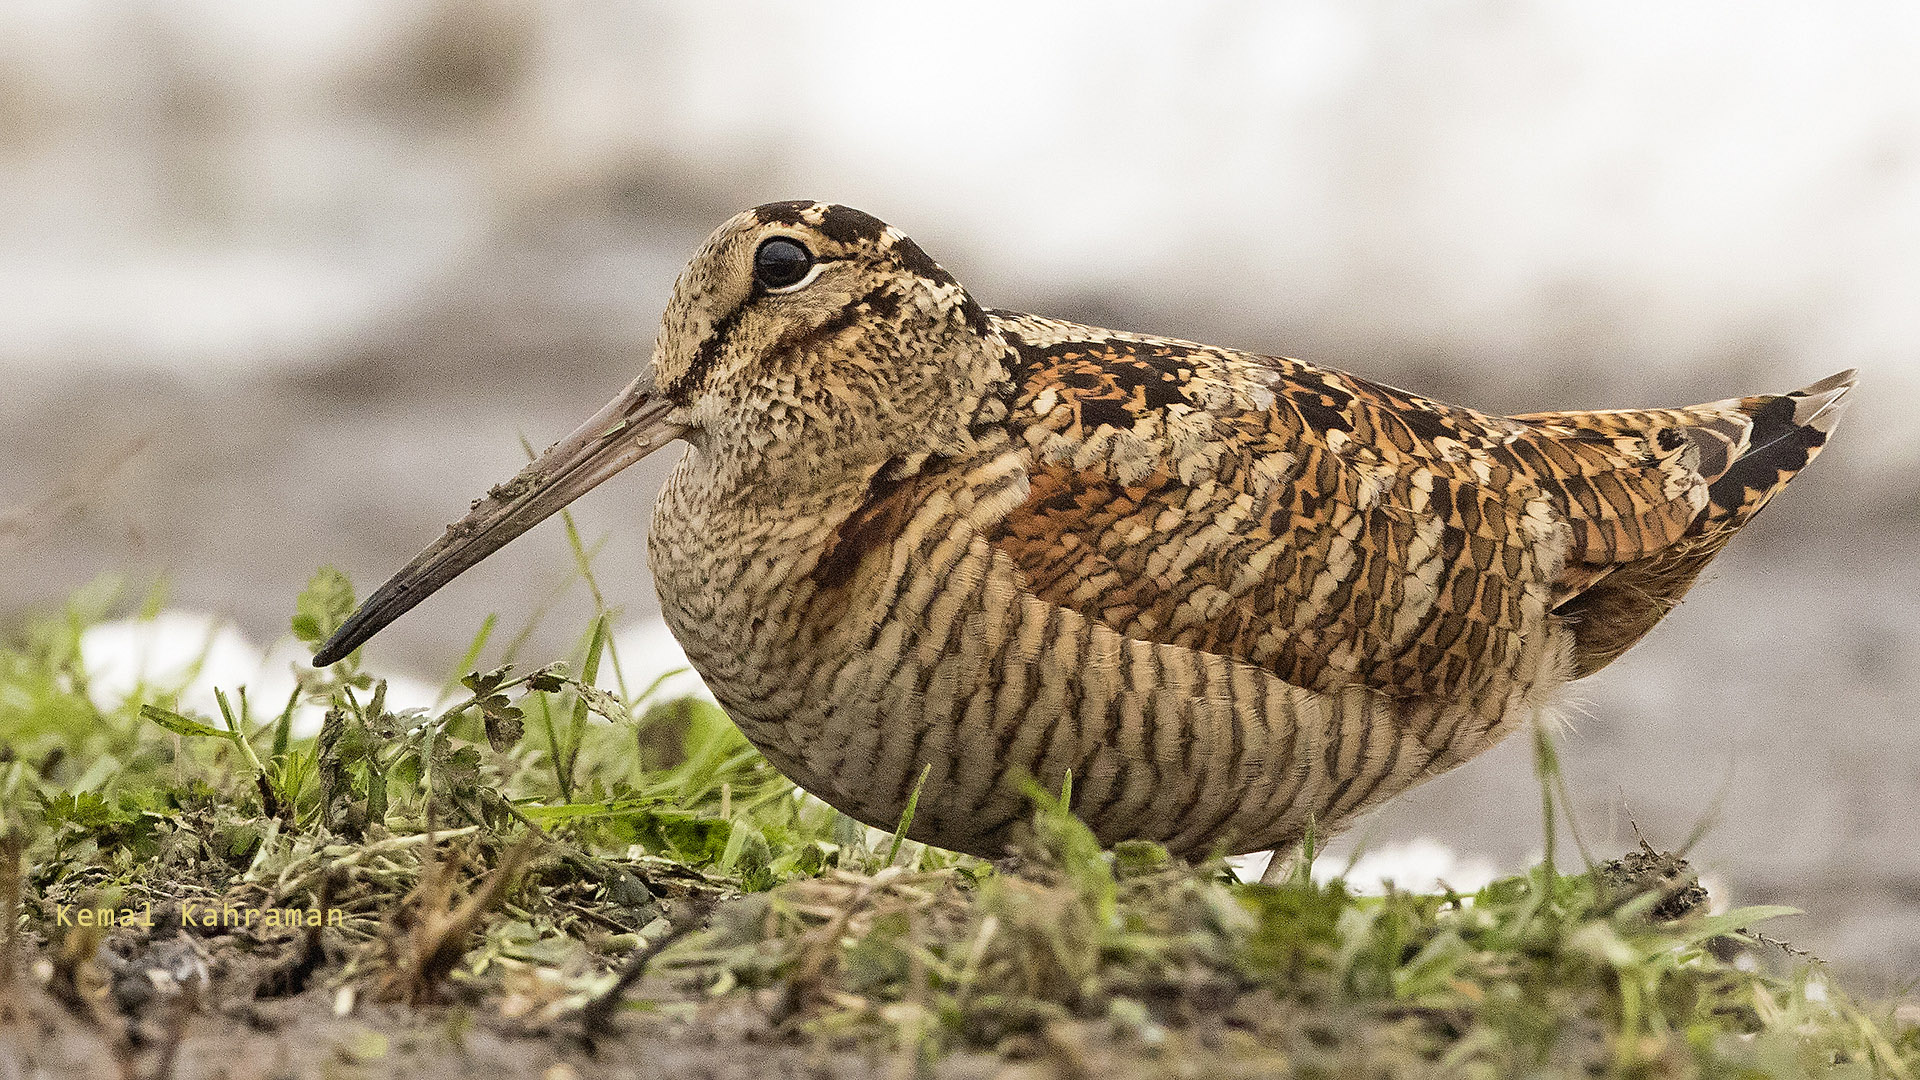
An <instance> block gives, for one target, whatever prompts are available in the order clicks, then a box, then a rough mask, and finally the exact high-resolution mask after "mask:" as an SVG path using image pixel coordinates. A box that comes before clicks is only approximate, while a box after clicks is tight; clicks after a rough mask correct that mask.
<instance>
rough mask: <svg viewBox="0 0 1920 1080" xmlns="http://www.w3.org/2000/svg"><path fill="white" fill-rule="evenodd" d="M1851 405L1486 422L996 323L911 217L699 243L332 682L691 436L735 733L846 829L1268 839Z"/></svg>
mask: <svg viewBox="0 0 1920 1080" xmlns="http://www.w3.org/2000/svg"><path fill="white" fill-rule="evenodd" d="M1854 384H1855V376H1854V373H1853V372H1852V371H1846V372H1842V373H1840V374H1838V375H1834V376H1832V377H1830V378H1827V379H1824V380H1821V381H1820V382H1817V383H1814V384H1813V385H1811V386H1808V387H1806V388H1805V389H1801V390H1795V391H1792V392H1789V393H1784V394H1765V395H1757V396H1750V397H1740V398H1732V399H1728V400H1724V401H1716V402H1712V403H1709V404H1704V405H1693V406H1688V407H1684V408H1657V409H1631V410H1610V411H1565V412H1541V413H1531V414H1526V415H1518V416H1496V415H1492V414H1488V413H1483V412H1478V411H1475V410H1473V409H1468V408H1463V407H1459V406H1455V405H1449V404H1444V403H1441V402H1438V401H1433V400H1429V399H1427V398H1423V397H1420V396H1418V395H1416V394H1413V393H1409V392H1407V391H1403V390H1399V389H1395V388H1393V387H1390V386H1386V385H1384V384H1381V383H1378V382H1374V381H1371V380H1369V379H1366V378H1362V377H1360V376H1358V375H1354V374H1349V373H1347V372H1344V371H1339V370H1334V369H1331V368H1326V367H1317V366H1314V365H1312V364H1308V363H1304V362H1301V361H1298V360H1293V359H1286V358H1280V357H1270V356H1261V355H1254V354H1251V353H1246V352H1240V351H1236V350H1233V349H1227V348H1220V347H1215V346H1211V345H1203V344H1198V343H1195V342H1191V341H1183V340H1177V339H1172V338H1164V337H1156V336H1151V335H1146V334H1136V333H1127V332H1121V331H1113V330H1105V329H1100V328H1097V327H1092V326H1084V325H1080V324H1077V323H1073V322H1068V321H1063V320H1060V319H1053V318H1045V317H1041V316H1037V315H1030V314H1023V313H1020V312H1014V311H1005V310H997V309H989V308H985V307H982V306H981V305H980V304H979V303H978V302H977V301H975V299H974V298H973V297H972V295H971V294H970V293H969V292H968V291H967V290H966V289H965V288H964V287H963V286H962V285H961V284H960V283H959V282H958V281H957V280H956V279H955V278H954V277H953V276H952V275H951V274H950V273H948V272H947V271H946V270H945V269H944V268H942V267H941V266H940V265H939V264H938V263H936V262H935V261H934V260H933V259H932V258H930V257H929V256H928V255H927V253H926V252H925V251H923V250H922V249H921V248H920V247H919V246H918V245H917V244H915V243H914V242H913V241H912V240H911V239H909V238H908V237H907V236H906V235H905V234H904V233H902V232H901V231H900V230H898V229H896V228H894V227H892V226H890V225H888V224H886V223H884V222H882V221H880V220H879V219H877V218H875V217H873V216H871V215H869V214H866V213H864V212H862V211H859V210H855V209H853V208H851V207H847V206H844V205H839V204H833V203H822V202H811V201H790V202H777V203H769V204H766V205H763V206H759V207H756V208H754V209H751V210H747V211H744V212H742V213H740V214H739V215H737V216H735V217H733V218H732V219H730V220H728V221H727V222H726V223H724V224H723V225H721V226H720V227H719V229H718V230H716V231H715V232H714V233H713V234H712V236H711V237H710V238H709V239H708V240H707V241H706V242H705V244H704V245H703V246H701V247H700V248H699V249H698V251H697V252H696V253H695V254H694V256H693V257H692V260H691V261H690V262H689V264H688V265H687V266H686V268H685V269H684V270H683V272H682V273H681V275H680V277H679V278H678V280H677V281H676V283H675V285H674V288H673V292H672V296H671V299H670V301H669V303H668V305H667V307H666V309H665V312H664V314H663V316H662V319H661V324H660V330H659V335H658V338H657V340H656V342H655V345H654V349H653V352H652V356H651V360H650V362H649V363H648V364H647V365H646V367H645V368H644V369H643V370H642V371H641V373H640V374H639V375H638V376H637V377H636V378H635V379H634V380H633V381H632V383H630V384H629V385H628V386H627V387H626V388H625V389H624V390H623V391H622V392H620V393H619V394H618V395H617V396H616V397H615V398H614V399H613V400H612V401H611V402H609V403H608V404H607V405H606V407H605V408H603V409H602V410H601V411H600V412H599V413H597V414H595V415H594V416H593V417H592V418H591V419H589V420H588V421H587V422H586V423H585V424H583V425H582V426H581V427H580V428H579V429H578V430H576V431H574V432H573V433H572V434H571V435H569V436H567V437H566V438H564V439H562V440H561V441H560V442H558V443H556V444H554V445H553V446H552V447H551V448H550V449H548V450H547V451H546V452H545V453H544V454H543V455H541V456H540V457H539V458H537V459H536V460H535V461H533V462H532V463H531V464H530V465H528V466H527V467H526V469H525V470H523V471H522V472H521V473H520V474H519V475H518V476H516V477H514V478H513V479H512V480H510V481H508V482H506V483H504V484H501V485H499V486H498V487H495V488H494V489H492V490H491V491H489V492H488V493H487V494H486V496H485V497H484V498H482V499H479V500H477V501H476V502H474V503H473V504H472V506H471V509H470V512H469V513H468V514H467V516H466V517H465V518H464V519H462V520H461V521H459V522H457V523H455V524H454V525H452V526H450V527H449V528H448V530H447V531H446V533H445V535H443V536H442V537H441V538H440V539H439V540H437V541H435V542H434V543H433V544H431V545H430V546H429V547H428V548H427V549H426V550H424V551H422V552H421V553H420V555H419V556H418V557H417V558H415V559H414V561H413V562H411V563H409V564H408V565H407V566H406V567H405V568H404V569H402V570H401V571H399V572H398V573H396V574H395V575H394V576H393V578H392V579H390V580H389V581H388V582H387V583H386V584H384V585H383V586H381V587H380V589H379V590H377V591H376V592H375V593H374V594H372V595H371V596H370V597H369V598H368V599H367V601H366V602H365V603H364V604H363V605H362V606H361V607H360V608H359V609H358V610H357V611H356V612H354V613H353V615H352V616H351V617H350V618H349V619H348V620H347V621H346V622H345V623H344V624H343V625H342V626H341V627H340V628H339V630H338V632H337V633H336V634H335V635H334V636H333V637H332V638H331V639H330V640H329V641H327V642H326V643H325V644H324V645H323V647H322V648H321V649H320V650H319V652H318V653H317V654H316V656H315V663H316V664H320V665H325V664H330V663H334V662H337V661H339V660H341V659H342V658H344V657H346V656H347V655H348V654H350V653H351V652H352V651H353V650H354V649H356V648H358V647H359V646H360V645H361V644H362V643H363V642H365V641H366V640H367V639H368V638H370V637H371V636H372V635H373V634H374V633H375V632H377V631H378V630H379V629H381V628H382V627H384V626H385V625H387V624H388V623H390V622H391V621H392V620H393V619H395V618H397V617H399V615H401V614H402V613H403V612H405V611H406V610H407V609H409V608H411V607H412V606H413V605H414V604H416V603H418V602H419V601H420V600H421V599H423V598H424V597H426V596H427V595H429V594H430V593H432V592H433V591H434V590H436V589H438V588H440V587H441V586H443V585H444V584H446V583H447V582H448V581H450V580H451V579H452V578H453V577H455V576H456V575H458V574H459V573H460V572H462V571H463V570H465V569H466V568H467V567H469V566H472V565H473V564H475V563H477V562H478V561H480V560H481V559H482V558H484V557H486V555H488V554H489V553H491V552H492V551H494V550H496V549H497V548H499V547H500V546H501V545H503V544H505V543H506V542H508V541H509V540H511V539H512V538H514V537H515V536H518V535H519V534H520V533H522V532H524V531H525V530H526V529H528V528H530V527H532V526H533V525H534V524H536V523H537V522H539V521H540V520H542V519H544V518H545V517H547V516H549V515H551V514H553V513H554V512H556V511H558V510H559V509H560V508H561V507H562V506H564V505H566V504H567V503H568V502H569V501H571V500H572V499H574V498H576V497H578V496H579V495H581V494H583V493H584V492H586V491H588V490H589V489H591V488H593V487H594V486H595V485H597V484H599V483H600V482H601V481H603V480H605V479H606V478H607V477H609V476H612V475H613V474H614V473H616V472H618V471H619V470H620V469H622V468H625V467H626V466H627V465H630V464H632V463H633V462H635V461H638V460H640V459H641V458H642V457H645V456H646V455H648V454H650V453H653V452H654V451H656V450H658V449H659V448H661V447H662V446H665V445H667V444H668V443H670V442H673V441H675V440H680V441H684V442H685V443H686V444H687V447H686V451H685V453H684V455H683V456H682V457H681V459H680V461H679V463H678V464H677V465H676V466H675V467H674V469H673V471H672V474H671V476H670V478H669V479H668V480H667V482H666V484H665V486H664V488H663V489H662V490H661V492H660V494H659V496H658V498H657V499H656V501H655V503H654V506H653V511H652V516H651V521H650V524H649V526H648V532H647V555H648V562H649V565H650V568H651V570H652V573H653V579H654V583H655V586H656V589H657V591H658V594H659V601H660V609H661V612H662V615H663V617H664V618H665V620H666V622H667V625H668V626H669V628H670V629H671V630H672V632H673V634H674V635H675V637H676V638H677V639H678V640H679V642H680V643H681V645H682V646H683V648H684V649H685V651H686V654H687V657H688V659H689V661H690V662H691V663H692V665H693V667H694V668H695V669H696V670H697V671H698V672H699V674H700V676H701V678H702V679H703V680H704V681H705V682H706V684H707V686H708V688H709V689H710V690H711V692H712V694H713V695H714V697H715V698H716V699H717V700H718V701H719V702H720V704H721V705H722V706H723V707H724V708H725V709H726V711H727V713H728V714H729V715H730V716H731V717H732V718H733V720H734V722H735V723H736V724H737V725H738V726H739V728H740V730H741V731H742V732H743V733H744V734H745V735H746V737H747V738H748V739H749V740H750V741H751V742H752V743H753V744H754V745H755V746H756V747H758V748H759V750H760V751H761V752H762V753H763V754H764V755H765V756H766V758H767V759H768V760H770V761H771V762H772V763H773V764H774V765H775V766H776V767H778V768H779V769H780V770H782V771H783V772H784V773H785V774H786V775H787V776H788V777H790V778H791V779H792V780H793V781H795V782H796V783H797V784H798V785H799V786H800V787H802V788H804V789H805V790H807V791H808V792H811V793H812V794H814V795H816V796H818V797H819V798H820V799H823V800H824V801H826V802H827V803H829V804H831V805H832V806H834V807H836V808H837V809H839V810H840V811H842V812H844V813H846V814H847V815H849V816H851V817H853V818H855V819H857V820H859V821H862V822H865V823H866V824H868V825H872V826H876V827H880V828H889V829H890V828H893V827H895V826H896V825H897V824H898V823H899V822H900V820H901V819H902V815H903V813H904V812H905V810H906V808H907V806H908V804H909V800H910V799H914V800H915V804H916V809H915V812H914V813H913V815H912V818H911V825H910V828H909V829H908V832H907V836H908V837H910V838H911V839H914V840H917V841H921V842H924V843H926V844H929V845H933V846H937V847H941V848H947V849H952V850H956V851H960V852H965V853H970V854H974V855H981V856H986V857H990V858H991V857H998V856H1001V855H1004V854H1005V853H1006V852H1007V851H1008V850H1009V846H1010V845H1012V844H1015V843H1016V842H1017V841H1018V840H1019V838H1020V836H1021V835H1022V834H1021V829H1022V828H1023V827H1024V826H1026V824H1027V823H1028V821H1029V819H1030V815H1031V812H1032V805H1033V804H1032V801H1031V796H1032V792H1033V788H1034V785H1038V786H1039V787H1040V788H1042V789H1045V790H1051V791H1061V790H1067V791H1069V792H1070V795H1069V800H1070V802H1069V809H1070V810H1071V812H1072V813H1073V814H1075V815H1076V816H1077V817H1079V818H1080V819H1081V820H1082V821H1083V822H1084V823H1085V824H1086V825H1087V826H1088V827H1089V828H1090V829H1091V830H1092V832H1093V834H1094V835H1095V836H1096V837H1097V838H1098V839H1099V840H1100V842H1102V843H1103V844H1107V845H1113V844H1117V843H1120V842H1122V841H1127V840H1142V841H1152V842H1155V843H1158V844H1160V845H1162V846H1164V848H1165V849H1166V850H1168V851H1169V852H1171V853H1174V854H1181V855H1188V856H1192V857H1205V856H1206V855H1207V854H1208V853H1210V852H1211V853H1220V852H1227V853H1237V852H1248V851H1258V850H1266V849H1275V850H1278V849H1281V848H1283V847H1285V846H1287V845H1290V844H1293V843H1296V842H1298V841H1299V840H1300V839H1301V838H1302V837H1304V836H1306V835H1307V834H1308V833H1309V832H1314V833H1317V834H1318V835H1321V836H1325V835H1330V834H1331V833H1333V832H1335V831H1337V830H1338V829H1339V828H1340V827H1342V825H1344V824H1346V823H1348V822H1350V821H1351V820H1352V819H1353V818H1354V817H1355V815H1358V814H1360V813H1361V812H1362V811H1365V810H1367V809H1369V808H1371V807H1374V806H1376V805H1378V804H1379V803H1381V802H1382V801H1383V800H1385V799H1388V798H1390V797H1391V796H1393V795H1396V794H1398V793H1400V792H1403V791H1405V790H1407V789H1409V788H1411V787H1413V786H1415V785H1417V784H1419V783H1421V782H1423V781H1425V780H1427V779H1430V778H1432V777H1435V776H1438V775H1440V774H1441V773H1444V772H1446V771H1447V770H1449V769H1452V768H1454V767H1455V766H1458V765H1460V764H1461V763H1463V762H1465V761H1467V760H1469V759H1471V758H1473V757H1474V756H1475V755H1477V754H1480V753H1482V752H1483V751H1485V750H1487V749H1488V748H1489V747H1492V746H1494V745H1495V744H1497V743H1498V742H1500V741H1501V740H1502V739H1503V738H1506V737H1507V736H1508V735H1510V734H1512V733H1513V732H1515V731H1516V730H1520V729H1522V728H1524V727H1526V726H1527V725H1528V724H1529V723H1532V722H1536V721H1539V720H1540V719H1541V718H1543V717H1546V716H1548V715H1550V713H1551V710H1552V709H1553V708H1554V705H1555V702H1556V701H1557V700H1559V699H1560V697H1561V696H1562V694H1563V691H1564V689H1565V688H1566V687H1567V685H1568V684H1569V683H1571V682H1573V681H1574V680H1577V679H1580V678H1584V677H1585V676H1588V675H1591V674H1593V673H1594V672H1596V671H1598V670H1600V669H1601V668H1603V667H1605V666H1606V665H1607V664H1609V663H1611V662H1612V661H1613V660H1614V659H1615V658H1617V657H1619V656H1620V655H1621V654H1622V653H1623V652H1625V651H1626V650H1627V649H1628V648H1629V647H1631V646H1632V645H1633V644H1634V643H1635V642H1637V641H1639V640H1640V638H1641V637H1642V636H1643V635H1645V634H1646V633H1647V632H1648V631H1649V630H1650V629H1651V628H1652V627H1653V626H1654V624H1656V623H1658V622H1659V621H1660V620H1661V618H1662V617H1664V616H1665V615H1666V614H1667V613H1668V612H1669V611H1671V610H1672V609H1673V607H1674V606H1675V605H1676V604H1677V603H1679V601H1680V599H1681V597H1682V596H1683V595H1684V594H1685V593H1686V592H1687V590H1688V588H1689V586H1691V585H1692V584H1693V582H1694V580H1695V578H1696V577H1697V576H1698V575H1699V573H1700V571H1701V568H1702V567H1703V566H1705V565H1706V564H1707V562H1708V561H1709V560H1711V559H1712V558H1713V557H1714V556H1715V555H1716V554H1717V553H1718V552H1719V551H1720V550H1721V548H1722V547H1723V546H1724V545H1725V544H1726V543H1727V541H1728V539H1729V538H1730V537H1731V536H1732V535H1733V534H1734V533H1735V532H1736V531H1738V530H1739V529H1740V528H1741V527H1742V526H1744V525H1745V524H1746V523H1747V522H1748V521H1750V520H1751V519H1752V518H1753V516H1754V514H1755V513H1757V512H1758V511H1759V510H1760V509H1761V507H1763V506H1764V505H1766V503H1767V502H1768V501H1769V500H1770V499H1772V498H1773V496H1774V495H1775V494H1777V493H1778V492H1779V491H1780V490H1781V489H1782V488H1783V487H1785V486H1786V484H1787V483H1788V482H1789V481H1790V480H1792V479H1793V477H1795V476H1796V475H1798V474H1799V472H1800V470H1801V469H1803V468H1805V467H1806V465H1807V464H1808V463H1809V462H1810V461H1811V460H1812V459H1813V458H1814V457H1815V456H1816V455H1817V454H1819V453H1820V451H1821V449H1822V447H1823V446H1824V445H1825V444H1826V440H1827V436H1828V433H1829V432H1830V431H1831V430H1832V428H1833V426H1834V424H1835V422H1836V421H1837V420H1838V418H1839V415H1840V412H1841V406H1842V398H1843V396H1844V395H1845V394H1846V393H1847V391H1848V390H1849V389H1851V388H1852V387H1853V386H1854Z"/></svg>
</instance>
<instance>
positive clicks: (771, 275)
mask: <svg viewBox="0 0 1920 1080" xmlns="http://www.w3.org/2000/svg"><path fill="white" fill-rule="evenodd" d="M812 269H813V252H811V251H808V250H807V249H806V247H805V246H804V245H802V244H801V243H800V241H798V240H790V239H788V238H787V237H784V236H776V237H774V238H772V239H771V240H768V241H766V242H765V243H762V244H761V245H760V250H758V251H756V252H754V253H753V277H754V280H755V281H758V282H759V283H760V285H761V287H762V288H764V289H768V290H770V291H776V292H777V291H779V290H781V289H790V288H792V287H794V286H795V285H798V284H800V283H801V282H802V281H804V280H806V277H807V273H808V272H809V271H811V270H812Z"/></svg>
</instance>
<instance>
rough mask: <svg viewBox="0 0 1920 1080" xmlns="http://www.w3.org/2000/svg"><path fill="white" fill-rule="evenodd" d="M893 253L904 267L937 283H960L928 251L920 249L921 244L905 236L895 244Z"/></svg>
mask: <svg viewBox="0 0 1920 1080" xmlns="http://www.w3.org/2000/svg"><path fill="white" fill-rule="evenodd" d="M893 254H894V257H895V258H897V259H899V260H900V265H901V266H902V267H904V268H906V269H907V270H908V271H909V272H911V273H914V274H918V275H919V276H921V277H923V278H926V279H927V280H928V281H931V282H933V283H934V284H936V285H956V284H958V282H956V281H954V280H953V275H952V274H949V273H947V272H946V271H945V270H942V269H941V268H940V264H939V263H937V262H934V261H933V259H932V258H931V257H929V256H928V255H927V253H926V252H924V251H922V250H920V245H919V244H916V243H914V242H913V241H911V240H909V239H907V238H906V237H904V236H903V237H901V238H900V242H899V243H897V244H895V245H893Z"/></svg>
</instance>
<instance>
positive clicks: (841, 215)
mask: <svg viewBox="0 0 1920 1080" xmlns="http://www.w3.org/2000/svg"><path fill="white" fill-rule="evenodd" d="M819 228H820V234H821V235H822V236H825V237H826V238H827V239H829V240H832V241H833V242H834V243H836V244H846V245H847V246H849V247H851V246H853V245H856V244H871V243H873V242H874V241H876V240H878V239H880V234H881V233H884V232H886V231H887V223H886V222H884V221H881V220H880V219H879V218H877V217H874V216H873V215H872V214H867V213H862V212H861V211H858V210H855V209H854V208H853V207H851V206H840V205H838V204H835V205H833V206H829V207H827V209H826V212H825V213H824V214H822V215H820V225H819Z"/></svg>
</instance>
